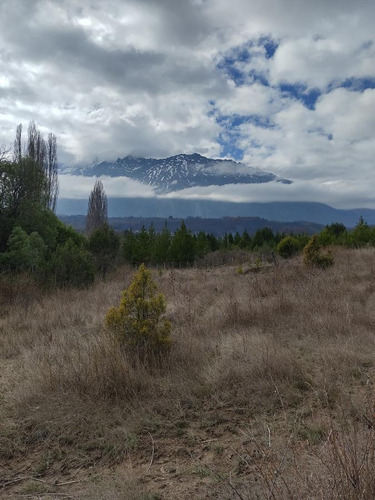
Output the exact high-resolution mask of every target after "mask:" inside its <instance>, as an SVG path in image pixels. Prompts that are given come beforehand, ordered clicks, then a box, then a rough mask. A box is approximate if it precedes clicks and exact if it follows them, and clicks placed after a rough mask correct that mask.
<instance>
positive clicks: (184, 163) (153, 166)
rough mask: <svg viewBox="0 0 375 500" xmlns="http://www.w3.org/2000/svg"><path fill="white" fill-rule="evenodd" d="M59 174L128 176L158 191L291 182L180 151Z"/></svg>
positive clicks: (266, 173) (254, 169)
mask: <svg viewBox="0 0 375 500" xmlns="http://www.w3.org/2000/svg"><path fill="white" fill-rule="evenodd" d="M62 173H70V174H73V175H83V176H88V177H92V176H96V177H101V176H103V175H107V176H110V177H120V176H124V177H129V178H131V179H133V180H136V181H139V182H141V183H142V184H146V185H149V186H152V187H153V188H154V189H155V191H156V192H157V193H159V194H161V193H169V192H173V191H180V190H182V189H187V188H191V187H203V186H212V185H216V186H223V185H225V184H240V183H241V184H261V183H267V182H272V181H275V182H281V183H283V184H291V183H292V181H291V180H289V179H284V178H282V177H278V176H277V175H276V174H274V173H272V172H266V171H263V170H261V169H259V168H255V167H250V166H248V165H246V164H244V163H242V162H236V161H234V160H229V159H220V158H217V159H214V158H207V157H206V156H202V155H200V154H199V153H193V154H184V153H182V154H179V155H174V156H169V157H167V158H160V159H157V158H142V157H135V156H125V157H124V158H117V160H115V161H114V162H108V161H103V162H100V163H98V162H95V163H94V164H92V165H89V166H85V167H77V168H74V169H67V168H66V169H65V170H63V171H62Z"/></svg>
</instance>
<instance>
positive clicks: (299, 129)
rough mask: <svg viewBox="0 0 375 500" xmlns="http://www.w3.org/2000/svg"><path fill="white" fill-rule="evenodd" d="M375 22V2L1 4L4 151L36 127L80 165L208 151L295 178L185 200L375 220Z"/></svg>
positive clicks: (67, 186) (69, 184)
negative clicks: (359, 212) (348, 211)
mask: <svg viewBox="0 0 375 500" xmlns="http://www.w3.org/2000/svg"><path fill="white" fill-rule="evenodd" d="M374 19H375V2H374V0H356V1H353V0H315V1H311V0H309V1H307V0H230V1H228V0H106V1H105V2H103V1H98V0H80V1H77V0H0V145H2V146H3V147H7V146H9V144H11V143H12V141H13V138H14V133H15V128H16V125H17V124H18V123H21V122H22V123H23V124H24V125H25V126H27V123H28V122H29V121H30V120H35V122H36V123H37V125H38V126H39V128H40V129H41V131H42V132H45V133H47V132H48V131H52V132H54V133H55V134H56V136H57V139H58V147H59V159H60V162H61V163H64V164H65V165H73V164H77V163H78V164H82V163H83V164H89V163H91V162H92V161H94V160H95V159H99V160H104V159H106V160H112V159H116V158H117V157H124V156H126V155H128V154H133V155H138V156H147V157H159V158H160V157H164V156H170V155H173V154H178V153H193V152H198V153H200V154H203V155H206V156H209V157H225V158H233V159H236V160H241V161H244V162H245V163H247V164H248V165H251V166H254V167H260V168H262V169H264V170H267V171H272V172H274V173H276V174H278V175H281V176H283V177H286V178H289V179H292V180H293V181H294V183H293V184H292V185H291V186H285V185H282V184H273V185H266V186H261V187H259V186H256V189H255V187H254V186H252V187H246V186H234V187H233V186H231V187H222V188H204V189H197V190H189V191H188V192H185V193H180V194H179V196H189V197H208V198H215V197H216V198H219V199H233V200H241V201H244V200H249V201H251V200H254V201H269V200H289V199H290V200H306V201H307V200H308V201H323V202H326V203H329V204H331V205H334V206H337V207H355V206H357V207H359V206H367V207H373V208H375V195H374V193H375V176H374V175H373V174H374V167H375V28H374ZM73 185H74V188H75V194H72V193H71V190H72V188H73ZM126 185H127V186H128V187H127V191H126V188H125V186H126ZM91 187H92V183H91V184H90V187H89V186H88V183H85V182H82V183H81V182H80V180H79V179H75V180H74V182H73V181H72V179H71V178H69V177H68V176H67V177H63V176H61V191H62V195H63V196H66V197H69V196H70V195H71V196H81V195H82V194H84V193H87V192H89V190H90V189H91ZM121 189H124V190H125V191H126V193H127V192H129V191H130V192H137V189H138V188H135V187H134V186H133V185H130V187H129V184H126V182H125V181H124V182H122V183H121V182H120V183H119V182H117V183H116V182H112V183H111V182H109V183H108V186H106V190H107V193H108V194H109V195H115V194H121V192H120V193H119V191H121ZM125 191H124V194H126V193H125ZM144 194H145V195H147V196H148V195H152V192H151V193H150V191H149V190H146V191H144Z"/></svg>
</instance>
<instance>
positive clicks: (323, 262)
mask: <svg viewBox="0 0 375 500" xmlns="http://www.w3.org/2000/svg"><path fill="white" fill-rule="evenodd" d="M303 262H304V264H305V265H307V266H314V267H320V268H321V269H326V268H327V267H330V266H333V264H334V263H335V261H334V258H333V255H332V253H331V252H330V251H328V252H327V253H326V254H322V253H321V246H320V245H319V242H318V236H317V235H316V234H315V235H314V236H312V238H311V239H310V241H309V242H308V243H307V245H306V246H305V248H304V249H303Z"/></svg>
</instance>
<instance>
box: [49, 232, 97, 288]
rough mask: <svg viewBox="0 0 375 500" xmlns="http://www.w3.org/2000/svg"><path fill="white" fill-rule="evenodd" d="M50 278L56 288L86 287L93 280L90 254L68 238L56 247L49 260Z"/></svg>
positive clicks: (93, 273)
mask: <svg viewBox="0 0 375 500" xmlns="http://www.w3.org/2000/svg"><path fill="white" fill-rule="evenodd" d="M50 267H51V276H52V277H53V281H54V284H55V285H57V286H58V287H61V288H63V287H70V286H74V287H86V286H89V285H91V284H92V283H93V281H94V279H95V270H94V263H93V260H92V256H91V254H90V252H88V251H87V250H85V249H84V248H83V247H81V246H79V245H76V244H75V243H74V241H73V240H71V239H70V238H69V239H68V240H67V241H66V242H65V243H64V244H63V245H60V246H58V247H57V249H56V252H55V253H54V254H53V255H52V259H51V266H50Z"/></svg>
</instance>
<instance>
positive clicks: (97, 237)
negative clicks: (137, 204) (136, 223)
mask: <svg viewBox="0 0 375 500" xmlns="http://www.w3.org/2000/svg"><path fill="white" fill-rule="evenodd" d="M88 248H89V250H90V252H91V253H92V254H93V256H94V263H95V267H96V269H97V271H98V272H100V273H101V275H102V276H103V278H104V277H105V276H106V274H107V273H108V271H109V270H110V269H112V268H113V267H114V266H115V264H116V261H117V256H118V253H119V248H120V237H119V235H118V234H117V233H116V232H115V231H114V229H113V228H112V227H110V226H109V225H108V224H103V225H102V226H100V227H98V228H97V229H95V230H94V231H93V232H92V233H91V234H90V237H89V241H88Z"/></svg>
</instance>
